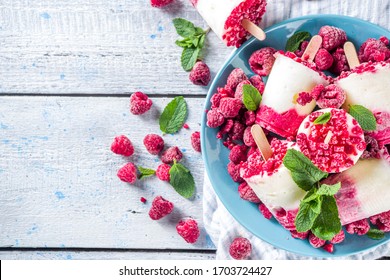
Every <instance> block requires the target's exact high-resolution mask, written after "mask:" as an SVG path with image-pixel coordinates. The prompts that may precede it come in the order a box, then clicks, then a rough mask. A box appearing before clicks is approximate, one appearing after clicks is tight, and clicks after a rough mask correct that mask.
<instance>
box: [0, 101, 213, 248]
mask: <svg viewBox="0 0 390 280" xmlns="http://www.w3.org/2000/svg"><path fill="white" fill-rule="evenodd" d="M168 101H170V99H166V98H161V99H154V106H153V107H152V109H151V110H150V111H149V112H148V113H146V114H145V115H143V116H134V115H132V114H131V113H130V112H129V109H128V107H129V106H128V103H129V98H105V97H95V98H91V97H90V98H85V97H78V98H72V97H0V104H1V105H0V108H1V109H0V150H1V157H2V160H1V161H0V186H1V192H0V221H1V227H0V246H1V247H9V246H13V247H67V248H71V247H80V248H141V249H143V248H154V249H156V248H160V249H164V248H168V249H170V248H174V249H180V248H185V249H188V248H189V249H208V248H213V245H212V243H211V242H210V241H209V239H208V237H207V235H206V233H205V231H204V229H203V222H202V199H201V197H202V180H203V163H202V159H201V155H200V154H199V153H197V152H195V151H194V150H193V148H192V146H191V143H190V135H191V133H192V132H194V131H199V130H200V120H201V119H200V116H201V113H202V111H203V109H201V108H202V107H203V102H204V100H203V99H187V102H188V104H189V107H190V108H191V109H190V111H189V115H188V122H187V123H188V124H189V126H190V129H188V130H187V129H182V130H181V131H180V132H179V133H178V134H175V135H165V136H164V139H165V142H166V146H172V145H178V146H179V147H180V148H181V150H182V151H183V153H184V161H183V163H184V164H185V165H186V166H187V167H188V168H189V169H190V170H191V172H192V174H193V175H194V178H195V180H196V195H195V197H194V198H193V199H191V200H187V199H184V198H183V197H181V196H180V195H178V194H177V193H176V192H175V191H174V190H173V188H172V187H171V186H170V185H169V184H168V183H165V182H161V181H159V180H158V179H156V178H152V179H146V180H145V181H142V182H137V183H136V184H135V185H134V186H132V185H129V184H126V183H123V182H121V181H120V180H119V179H118V178H117V176H116V172H117V170H118V169H119V168H120V167H121V166H122V165H124V164H125V163H126V162H128V161H133V162H135V163H136V164H140V165H142V166H143V167H149V168H156V167H157V166H158V164H159V159H158V157H157V156H152V155H150V154H148V153H147V151H146V149H145V147H144V146H143V142H142V140H143V137H144V136H145V135H146V134H148V133H152V132H153V133H159V127H158V116H159V114H160V112H161V111H162V109H163V107H164V106H165V105H166V104H167V102H168ZM119 134H126V135H128V136H129V137H130V139H131V140H132V141H133V144H134V146H135V150H136V152H135V154H134V155H133V156H132V157H130V158H129V159H125V158H123V157H121V156H118V155H115V154H113V153H112V152H111V151H110V145H111V142H112V140H113V138H114V136H116V135H119ZM157 195H162V196H163V197H165V198H167V199H169V200H171V201H172V202H173V203H174V204H175V210H174V212H173V213H172V214H171V215H170V216H169V217H165V218H164V219H162V220H160V221H152V220H151V219H150V218H149V217H148V211H149V208H150V205H151V201H152V199H153V198H154V197H155V196H157ZM140 197H145V198H146V199H147V200H148V201H147V203H146V204H143V203H141V202H140ZM188 216H191V217H193V218H195V219H196V220H197V221H198V222H199V224H200V227H201V229H202V234H201V237H200V238H199V241H198V242H197V243H196V244H195V245H190V244H187V243H186V242H185V241H184V240H183V239H182V238H181V237H179V236H178V235H177V233H176V229H175V226H176V223H177V222H178V221H179V219H180V218H183V217H188Z"/></svg>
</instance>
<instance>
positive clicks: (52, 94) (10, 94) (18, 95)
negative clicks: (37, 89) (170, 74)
mask: <svg viewBox="0 0 390 280" xmlns="http://www.w3.org/2000/svg"><path fill="white" fill-rule="evenodd" d="M131 94H132V93H131V92H127V93H114V94H108V93H92V94H91V93H0V97H2V96H12V97H26V96H27V97H34V96H35V97H130V95H131ZM176 96H184V98H206V96H207V95H206V94H176V93H173V94H148V97H149V98H173V97H176Z"/></svg>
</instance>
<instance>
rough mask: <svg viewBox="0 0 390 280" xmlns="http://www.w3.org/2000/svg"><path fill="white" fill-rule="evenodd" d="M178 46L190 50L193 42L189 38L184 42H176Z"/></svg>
mask: <svg viewBox="0 0 390 280" xmlns="http://www.w3.org/2000/svg"><path fill="white" fill-rule="evenodd" d="M175 43H176V45H178V46H179V47H182V48H188V47H191V46H192V42H191V40H190V39H189V38H185V39H183V40H176V42H175Z"/></svg>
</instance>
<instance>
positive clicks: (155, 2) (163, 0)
mask: <svg viewBox="0 0 390 280" xmlns="http://www.w3.org/2000/svg"><path fill="white" fill-rule="evenodd" d="M172 2H173V0H150V5H152V7H156V8H161V7H164V6H166V5H168V4H170V3H172Z"/></svg>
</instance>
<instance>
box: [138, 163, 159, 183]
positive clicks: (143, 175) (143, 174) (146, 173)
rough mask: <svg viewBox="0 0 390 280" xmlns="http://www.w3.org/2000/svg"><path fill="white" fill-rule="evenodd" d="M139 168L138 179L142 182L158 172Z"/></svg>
mask: <svg viewBox="0 0 390 280" xmlns="http://www.w3.org/2000/svg"><path fill="white" fill-rule="evenodd" d="M137 168H138V172H139V174H138V179H140V180H142V179H144V178H147V177H150V176H152V175H154V174H156V171H155V170H153V169H150V168H144V167H141V166H138V167H137Z"/></svg>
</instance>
